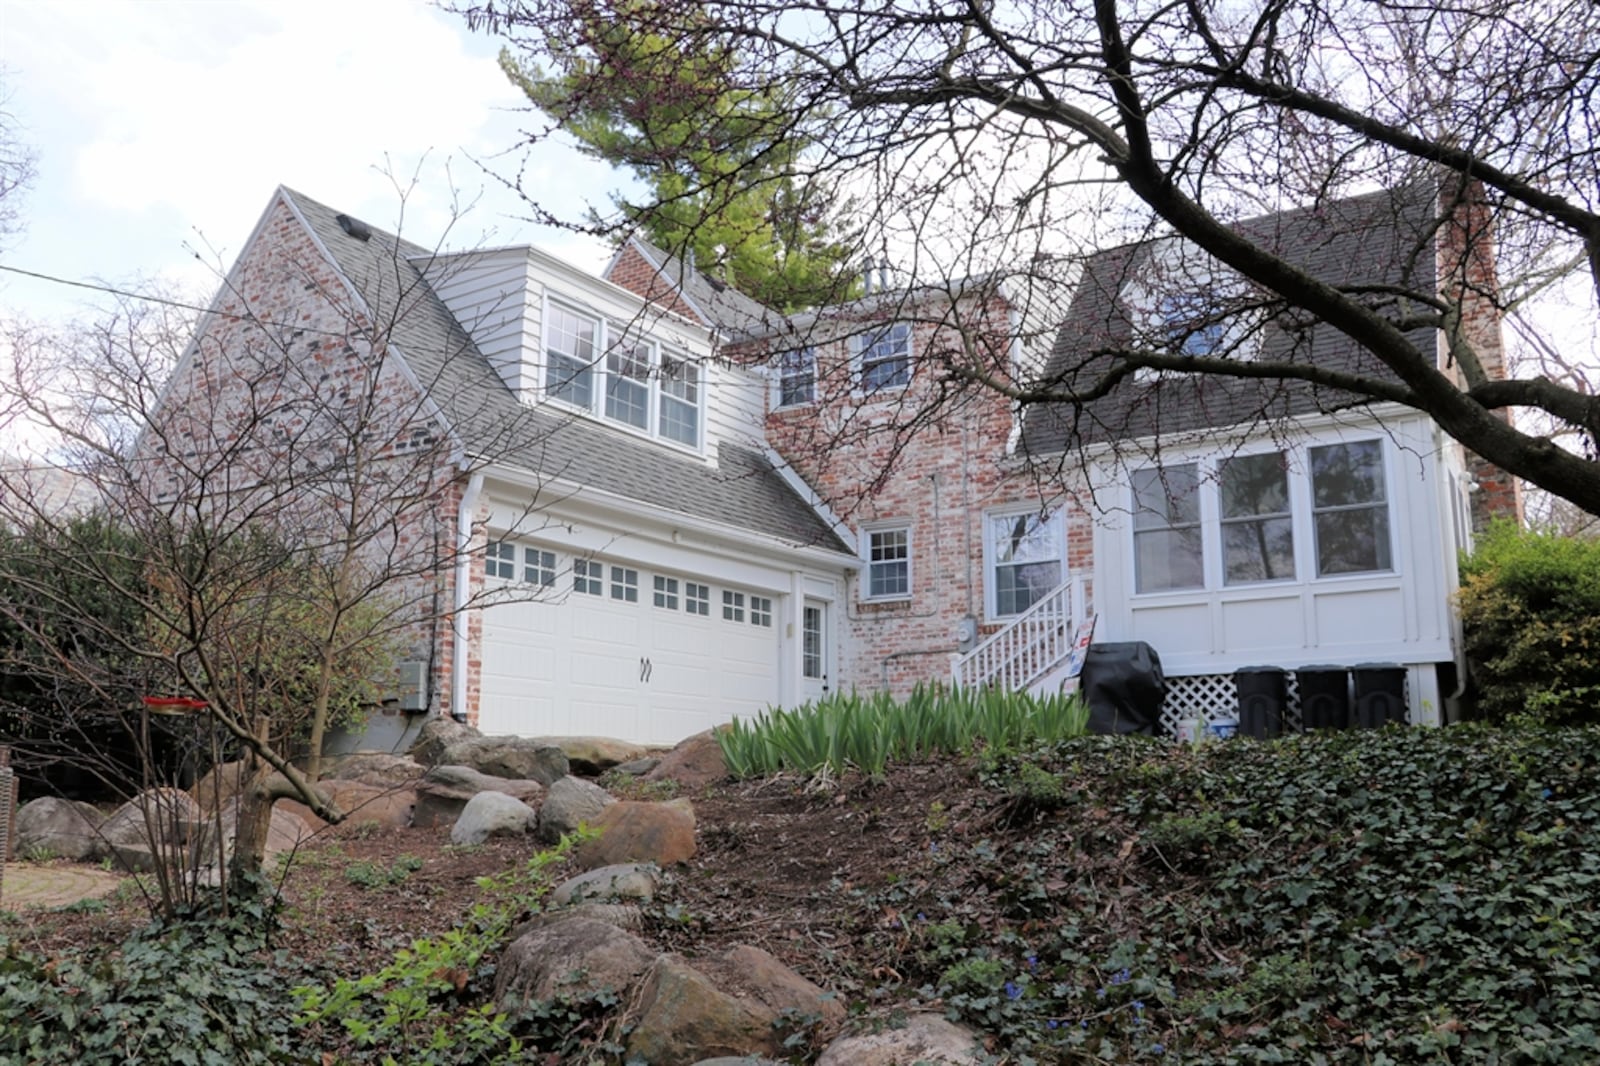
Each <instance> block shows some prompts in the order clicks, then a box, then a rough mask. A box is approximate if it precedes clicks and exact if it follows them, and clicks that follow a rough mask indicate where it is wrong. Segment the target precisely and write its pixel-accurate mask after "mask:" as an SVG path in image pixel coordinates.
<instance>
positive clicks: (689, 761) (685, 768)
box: [644, 729, 728, 790]
mask: <svg viewBox="0 0 1600 1066" xmlns="http://www.w3.org/2000/svg"><path fill="white" fill-rule="evenodd" d="M727 776H728V764H727V763H725V762H723V760H722V748H720V747H719V746H718V745H717V738H716V737H715V736H713V735H712V731H711V730H709V729H708V730H706V731H705V732H704V733H696V734H695V735H694V736H692V737H687V738H685V739H684V740H682V741H680V742H679V743H678V746H677V747H675V748H673V749H672V750H671V751H669V752H667V753H666V754H665V755H663V756H662V757H661V761H660V762H659V763H657V764H656V768H655V769H654V770H651V771H650V772H649V773H647V774H645V775H644V780H646V781H676V782H677V783H678V784H679V785H680V786H682V787H683V788H686V789H691V790H693V789H702V788H705V787H706V786H707V785H710V784H714V783H715V782H717V781H721V780H722V779H723V778H724V777H727Z"/></svg>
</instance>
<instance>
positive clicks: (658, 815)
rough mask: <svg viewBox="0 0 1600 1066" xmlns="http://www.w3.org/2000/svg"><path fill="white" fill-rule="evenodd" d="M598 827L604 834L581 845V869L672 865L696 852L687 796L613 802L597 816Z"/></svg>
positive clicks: (692, 811)
mask: <svg viewBox="0 0 1600 1066" xmlns="http://www.w3.org/2000/svg"><path fill="white" fill-rule="evenodd" d="M594 828H596V829H598V830H600V837H599V839H597V840H590V841H586V842H585V843H584V844H583V846H582V847H580V848H579V849H578V853H577V856H576V858H577V862H578V866H579V868H580V869H584V870H592V869H594V868H595V867H597V866H612V865H615V864H616V863H619V862H653V863H656V864H657V865H660V866H669V865H671V864H673V863H678V862H688V861H689V859H690V858H692V857H693V856H694V849H695V844H694V809H693V808H692V807H690V806H689V802H688V801H687V800H672V801H671V802H668V803H639V802H636V801H633V800H623V801H620V802H618V803H613V804H611V805H610V806H608V807H606V809H605V810H604V811H602V812H601V813H600V817H598V818H596V819H595V821H594Z"/></svg>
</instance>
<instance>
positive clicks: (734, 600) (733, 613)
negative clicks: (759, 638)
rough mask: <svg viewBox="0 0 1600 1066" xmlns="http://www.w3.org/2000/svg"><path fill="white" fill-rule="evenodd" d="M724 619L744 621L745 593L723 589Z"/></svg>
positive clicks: (727, 620) (726, 620)
mask: <svg viewBox="0 0 1600 1066" xmlns="http://www.w3.org/2000/svg"><path fill="white" fill-rule="evenodd" d="M722 619H723V621H725V622H743V621H744V593H742V592H734V591H732V590H731V589H723V590H722Z"/></svg>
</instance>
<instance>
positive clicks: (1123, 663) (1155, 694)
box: [1078, 640, 1167, 736]
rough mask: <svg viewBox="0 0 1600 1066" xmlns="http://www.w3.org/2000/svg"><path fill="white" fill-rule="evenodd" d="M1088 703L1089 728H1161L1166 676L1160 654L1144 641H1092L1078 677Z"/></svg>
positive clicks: (1139, 730) (1149, 730)
mask: <svg viewBox="0 0 1600 1066" xmlns="http://www.w3.org/2000/svg"><path fill="white" fill-rule="evenodd" d="M1078 691H1079V692H1080V693H1082V694H1083V698H1084V699H1085V700H1086V701H1087V702H1088V704H1089V732H1091V733H1144V734H1146V735H1149V736H1154V735H1155V734H1156V733H1157V732H1159V731H1160V728H1161V704H1162V702H1163V701H1164V700H1165V699H1166V698H1167V679H1166V677H1165V676H1164V675H1163V674H1162V673H1161V657H1160V656H1159V655H1157V654H1156V650H1155V649H1154V648H1152V647H1151V646H1150V645H1148V644H1146V643H1145V642H1144V641H1142V640H1139V641H1129V642H1127V643H1123V644H1091V645H1090V646H1089V654H1088V656H1087V657H1086V658H1085V659H1084V662H1083V673H1082V674H1081V675H1080V676H1079V679H1078Z"/></svg>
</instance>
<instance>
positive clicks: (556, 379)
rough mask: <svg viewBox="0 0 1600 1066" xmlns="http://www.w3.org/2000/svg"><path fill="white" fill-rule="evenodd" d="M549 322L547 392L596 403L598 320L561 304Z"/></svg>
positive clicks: (574, 401) (555, 396)
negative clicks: (595, 368) (595, 372)
mask: <svg viewBox="0 0 1600 1066" xmlns="http://www.w3.org/2000/svg"><path fill="white" fill-rule="evenodd" d="M548 317H549V321H548V322H547V323H546V325H545V354H546V357H547V359H548V360H549V364H548V366H547V367H546V368H545V393H546V394H547V395H549V396H550V397H552V398H553V399H557V400H564V401H566V402H567V403H570V404H576V405H577V406H579V407H589V406H591V405H592V404H593V402H594V353H595V343H596V339H597V333H598V325H599V323H597V322H596V321H595V320H594V319H592V318H588V317H586V316H584V315H580V314H578V313H576V312H574V311H571V310H568V309H567V308H565V307H561V306H560V305H557V304H552V305H551V306H550V314H549V316H548Z"/></svg>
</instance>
